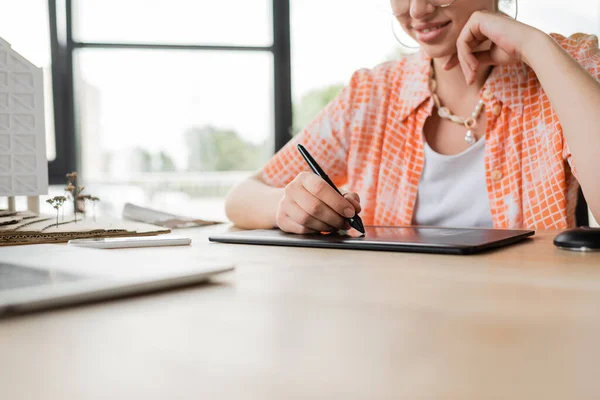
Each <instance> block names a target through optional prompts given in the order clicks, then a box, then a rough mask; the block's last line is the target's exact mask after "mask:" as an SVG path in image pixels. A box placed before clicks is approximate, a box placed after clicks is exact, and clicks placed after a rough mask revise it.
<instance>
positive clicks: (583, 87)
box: [523, 32, 600, 217]
mask: <svg viewBox="0 0 600 400" xmlns="http://www.w3.org/2000/svg"><path fill="white" fill-rule="evenodd" d="M523 59H524V61H525V62H526V63H527V64H528V65H529V66H530V67H531V68H532V69H533V70H534V71H535V73H536V75H537V78H538V80H539V81H540V83H541V84H542V87H543V88H544V92H546V95H547V96H548V99H550V103H551V104H552V108H553V109H554V111H555V112H556V115H557V116H558V119H559V120H560V124H561V125H562V128H563V134H564V136H565V139H566V140H567V143H568V144H569V149H570V150H571V154H572V157H573V161H574V164H575V166H576V169H577V179H578V180H579V183H580V184H581V188H582V190H583V193H584V194H585V198H586V201H587V203H588V206H589V207H590V209H591V210H592V214H594V215H595V216H597V217H599V216H600V179H598V175H599V173H600V83H598V81H597V80H596V79H595V78H594V77H592V76H591V75H590V74H589V73H588V71H586V70H585V69H584V68H583V67H582V66H581V65H579V63H577V61H575V60H574V59H573V57H571V55H570V54H568V53H567V52H566V51H565V50H564V49H563V48H562V47H560V46H559V45H558V43H556V41H554V39H552V38H551V37H550V36H548V35H546V34H544V33H542V32H539V33H538V34H536V35H534V36H533V37H532V39H531V40H530V41H528V42H527V44H526V46H525V48H524V51H523Z"/></svg>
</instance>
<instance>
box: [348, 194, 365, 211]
mask: <svg viewBox="0 0 600 400" xmlns="http://www.w3.org/2000/svg"><path fill="white" fill-rule="evenodd" d="M344 197H345V198H346V200H348V201H349V202H350V203H351V204H352V205H353V206H354V210H355V211H356V213H357V214H358V213H359V212H361V211H362V207H361V206H360V196H359V195H358V193H354V192H348V193H345V194H344Z"/></svg>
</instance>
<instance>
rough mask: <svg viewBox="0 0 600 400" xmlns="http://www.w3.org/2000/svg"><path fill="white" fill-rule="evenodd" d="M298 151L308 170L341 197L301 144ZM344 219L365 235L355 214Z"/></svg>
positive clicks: (362, 226) (361, 223)
mask: <svg viewBox="0 0 600 400" xmlns="http://www.w3.org/2000/svg"><path fill="white" fill-rule="evenodd" d="M298 151H299V152H300V154H302V157H304V159H305V160H306V162H307V163H308V166H309V167H310V169H312V171H313V172H314V173H315V174H317V175H318V176H320V177H321V179H323V180H324V181H325V182H327V183H329V186H331V187H332V188H334V189H335V191H336V192H338V193H339V194H340V196H343V194H342V193H341V192H340V191H339V189H338V188H337V187H335V185H334V184H333V182H331V179H329V177H328V176H327V174H326V173H325V171H323V170H322V169H321V167H319V164H317V162H316V161H315V159H314V158H312V156H311V155H310V153H309V152H308V150H306V149H305V148H304V146H302V145H301V144H299V145H298ZM346 219H347V220H348V222H349V223H350V226H351V227H353V228H354V229H356V230H357V231H359V232H360V233H362V234H364V233H365V227H364V225H363V222H362V220H361V219H360V217H359V216H358V214H355V215H354V217H352V218H346Z"/></svg>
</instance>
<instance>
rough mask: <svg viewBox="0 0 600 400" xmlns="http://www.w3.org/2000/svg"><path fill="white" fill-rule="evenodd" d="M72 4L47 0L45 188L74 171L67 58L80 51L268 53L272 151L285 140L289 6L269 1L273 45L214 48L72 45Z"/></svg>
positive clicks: (282, 0)
mask: <svg viewBox="0 0 600 400" xmlns="http://www.w3.org/2000/svg"><path fill="white" fill-rule="evenodd" d="M72 10H73V7H72V0H48V14H49V26H50V49H51V57H52V88H53V98H54V128H55V145H56V158H55V159H54V160H52V161H50V162H49V163H48V170H49V171H48V172H49V179H50V184H62V183H64V181H65V175H66V174H67V173H69V172H71V171H76V170H77V169H78V166H79V165H80V164H79V157H80V154H81V147H80V142H79V137H78V135H77V132H76V126H77V123H76V120H75V119H76V117H77V116H76V115H75V98H74V96H75V94H74V75H73V54H74V52H75V51H76V50H77V49H81V48H105V49H110V48H112V49H151V50H152V49H155V50H193V51H229V52H232V51H233V52H243V51H258V52H271V53H272V54H273V63H274V65H273V82H274V85H273V86H274V93H273V99H274V113H273V115H274V127H275V131H274V135H275V137H274V149H273V150H274V151H277V150H279V149H280V148H281V147H283V145H285V144H286V143H287V142H288V141H289V139H290V138H291V132H292V83H291V54H290V53H291V49H290V47H291V45H290V1H289V0H272V13H273V43H272V44H271V46H219V45H210V44H195V45H177V44H146V43H144V44H142V43H129V42H127V43H125V42H122V43H118V42H76V41H74V40H73V13H72Z"/></svg>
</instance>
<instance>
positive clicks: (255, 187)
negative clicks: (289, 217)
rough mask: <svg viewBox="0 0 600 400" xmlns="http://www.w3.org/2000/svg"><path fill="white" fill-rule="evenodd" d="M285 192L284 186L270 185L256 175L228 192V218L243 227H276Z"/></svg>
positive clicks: (226, 203) (226, 210) (226, 201)
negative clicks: (276, 219) (280, 204)
mask: <svg viewBox="0 0 600 400" xmlns="http://www.w3.org/2000/svg"><path fill="white" fill-rule="evenodd" d="M283 194H284V188H276V187H272V186H269V185H267V184H266V183H264V182H263V181H262V180H261V179H260V177H259V176H258V175H254V176H252V177H250V178H249V179H246V180H245V181H243V182H241V183H239V184H238V185H236V186H235V187H233V189H231V191H230V192H229V193H228V194H227V198H226V200H225V212H226V214H227V218H229V219H230V220H231V222H233V223H234V224H235V225H237V226H239V227H241V228H246V229H269V228H274V227H276V226H277V223H276V221H275V216H276V212H277V208H278V207H279V203H280V202H281V199H282V198H283Z"/></svg>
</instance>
